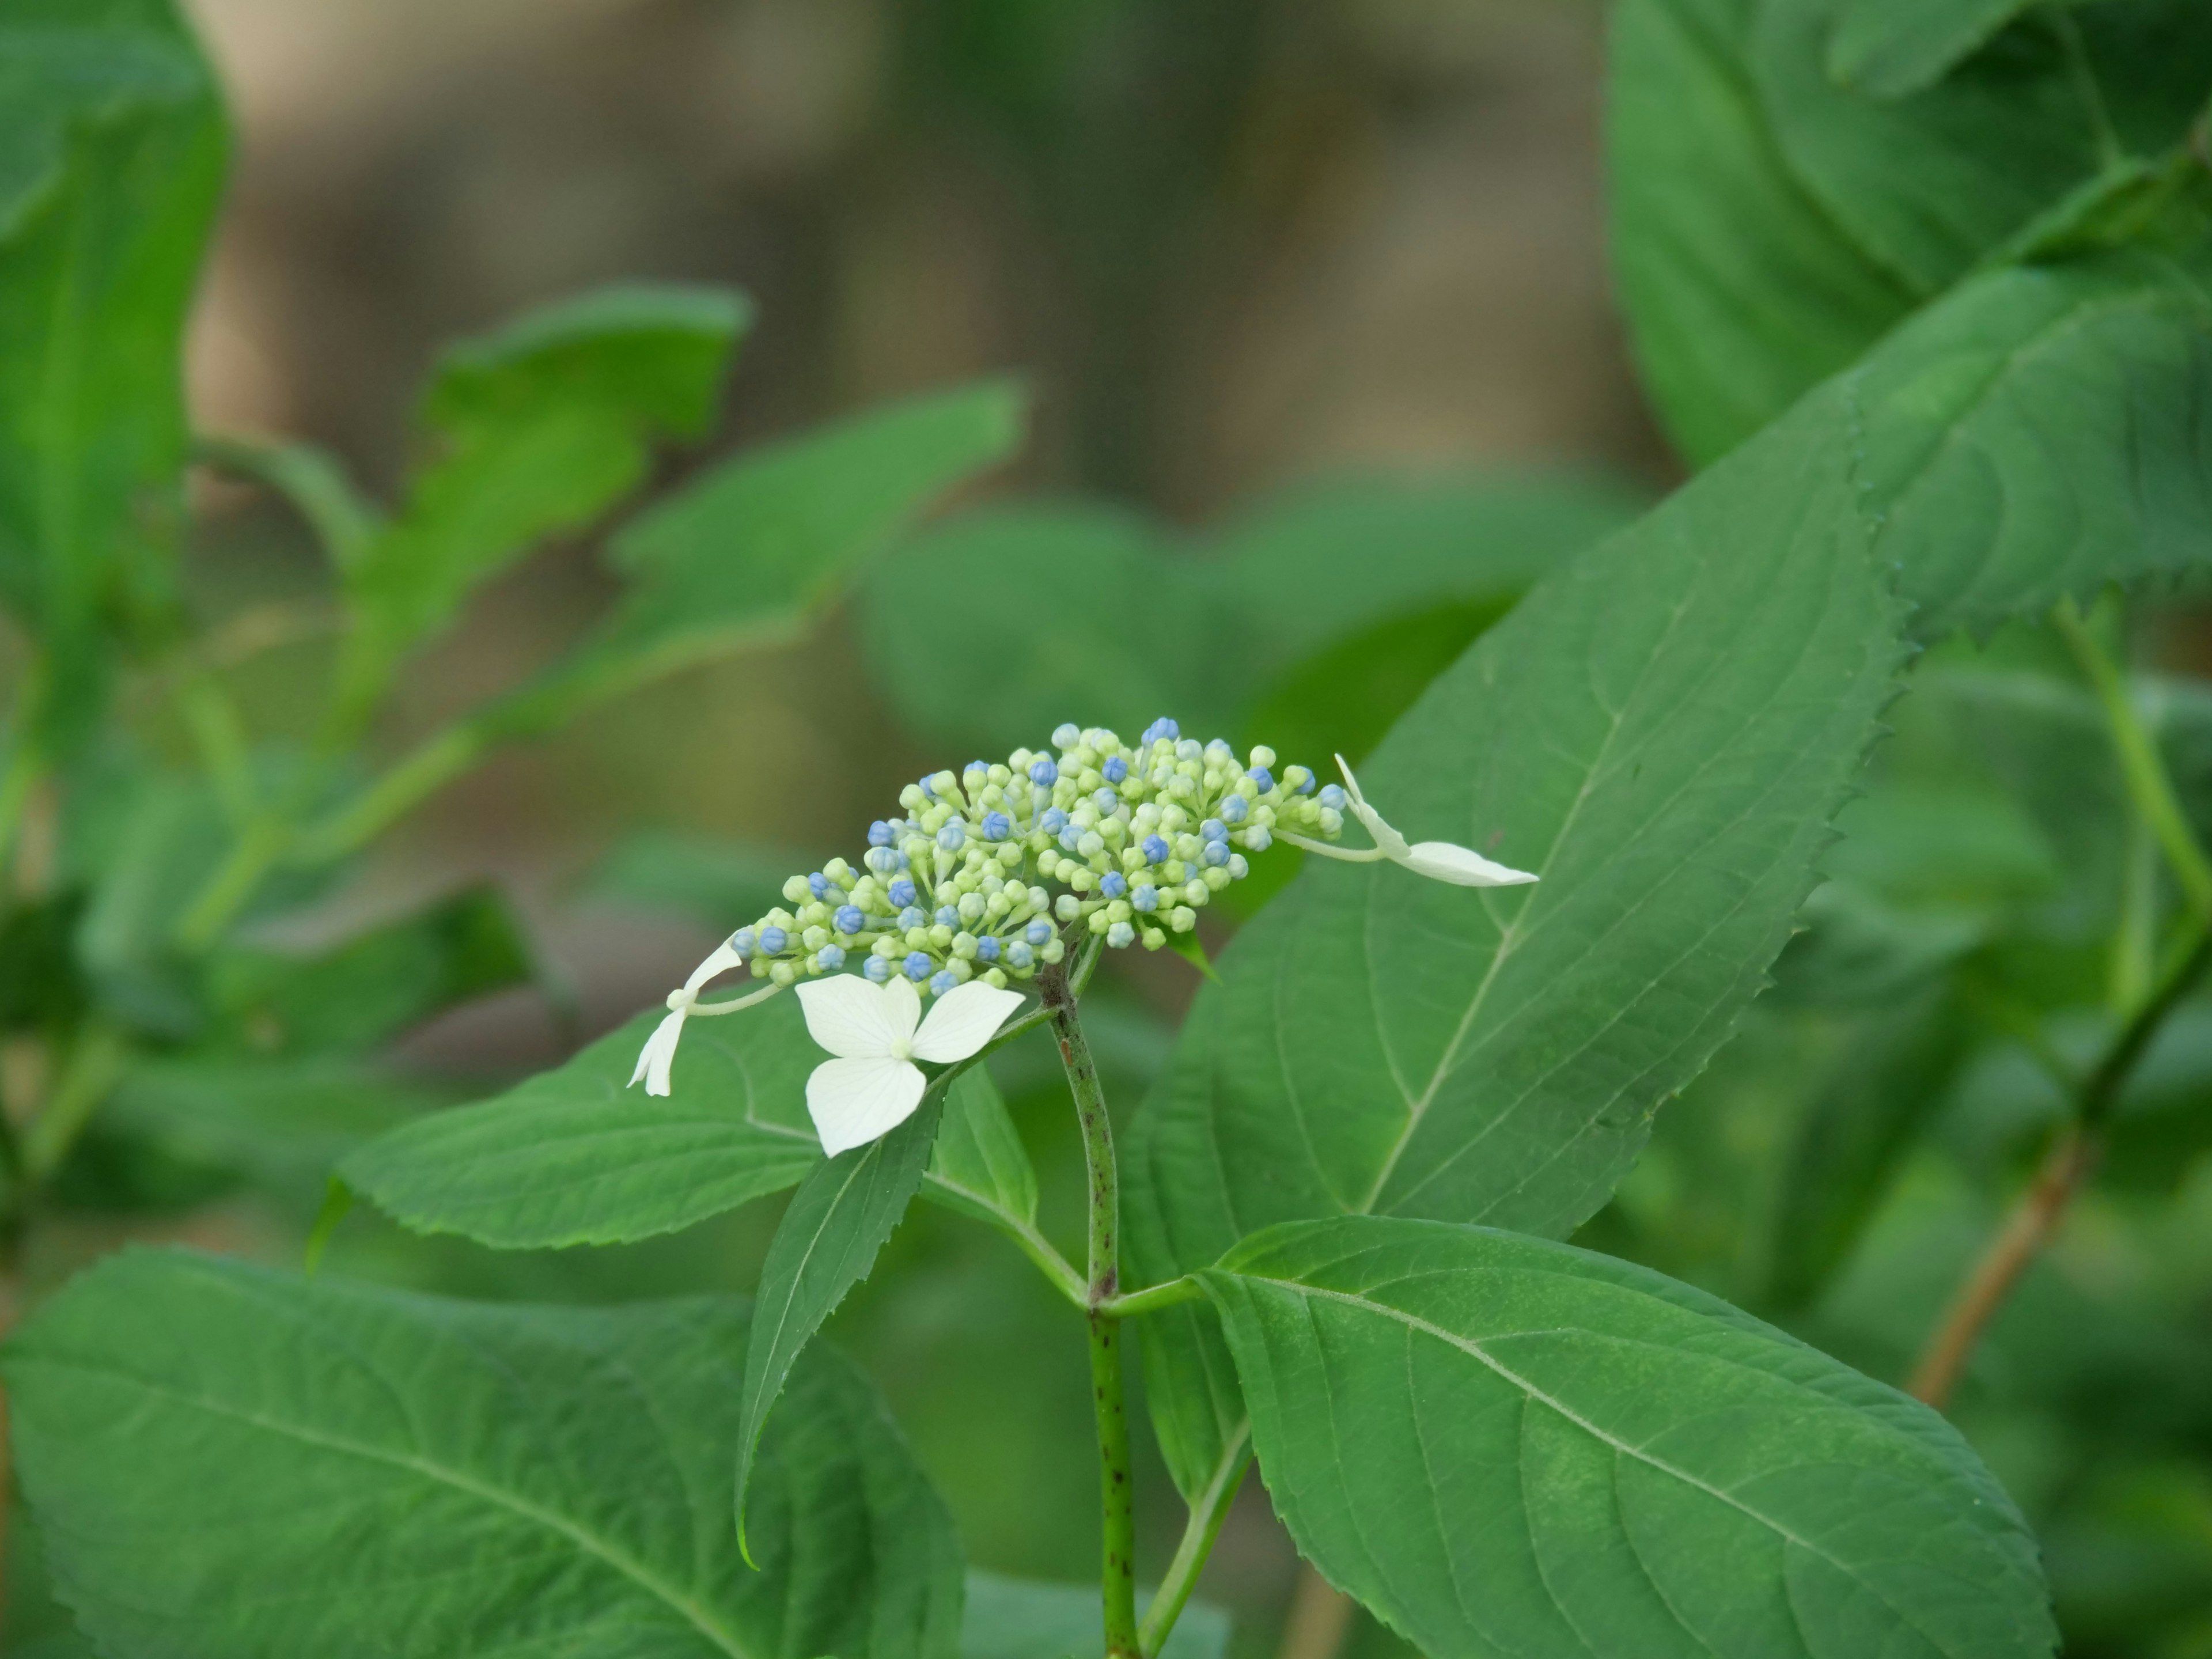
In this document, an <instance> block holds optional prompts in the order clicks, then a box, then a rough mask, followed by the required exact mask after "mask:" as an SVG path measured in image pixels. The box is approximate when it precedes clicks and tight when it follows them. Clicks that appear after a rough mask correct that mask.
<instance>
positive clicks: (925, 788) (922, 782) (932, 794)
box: [915, 772, 937, 800]
mask: <svg viewBox="0 0 2212 1659" xmlns="http://www.w3.org/2000/svg"><path fill="white" fill-rule="evenodd" d="M915 783H916V784H918V785H919V786H920V787H921V793H923V794H925V795H927V796H928V797H929V798H930V799H932V800H935V799H937V791H935V790H934V789H933V788H931V787H929V774H927V772H925V773H923V774H922V775H921V776H920V777H919V778H916V779H915Z"/></svg>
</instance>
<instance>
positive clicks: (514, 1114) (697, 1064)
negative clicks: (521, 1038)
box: [339, 996, 822, 1249]
mask: <svg viewBox="0 0 2212 1659" xmlns="http://www.w3.org/2000/svg"><path fill="white" fill-rule="evenodd" d="M663 1012H664V1011H663V1010H660V1009H653V1010H651V1011H649V1012H646V1013H642V1014H640V1015H639V1016H638V1017H637V1018H635V1019H634V1020H632V1021H630V1023H629V1024H627V1025H624V1026H623V1027H622V1028H621V1029H619V1030H614V1031H611V1032H609V1033H608V1034H607V1035H606V1036H603V1037H601V1038H600V1039H599V1041H598V1042H594V1043H592V1045H591V1046H590V1047H589V1048H586V1049H584V1050H583V1051H582V1052H581V1053H580V1054H577V1055H576V1056H575V1057H574V1059H573V1060H569V1061H568V1064H566V1065H565V1066H559V1067H556V1069H555V1070H553V1071H550V1072H545V1073H540V1074H539V1075H538V1076H537V1077H534V1078H532V1079H530V1080H529V1081H528V1082H526V1083H524V1084H521V1085H518V1086H517V1087H515V1088H513V1089H510V1090H509V1091H507V1092H506V1093H505V1094H503V1095H500V1096H497V1097H495V1098H493V1099H491V1100H488V1101H484V1102H483V1103H479V1104H477V1105H474V1106H463V1107H458V1108H456V1109H453V1110H452V1111H447V1112H439V1113H435V1114H434V1115H431V1116H429V1117H426V1118H422V1119H421V1120H419V1121H416V1122H414V1123H410V1124H408V1125H407V1126H405V1127H403V1128H401V1129H398V1130H397V1131H395V1132H394V1133H391V1134H388V1135H386V1136H385V1137H384V1138H382V1139H380V1140H377V1141H374V1142H372V1143H371V1144H370V1145H368V1146H364V1147H362V1148H361V1149H360V1150H359V1151H357V1152H355V1153H353V1155H352V1156H350V1157H349V1158H347V1159H346V1160H345V1162H344V1163H343V1165H341V1167H340V1170H339V1173H340V1174H341V1175H343V1176H344V1178H345V1180H346V1181H347V1182H348V1183H349V1184H350V1185H351V1186H352V1187H353V1188H355V1189H356V1191H358V1192H359V1193H360V1194H362V1196H363V1197H365V1198H368V1199H370V1200H373V1201H374V1202H375V1203H376V1204H377V1205H378V1206H380V1207H381V1208H382V1209H384V1210H385V1211H386V1212H388V1213H389V1214H391V1215H392V1218H394V1219H396V1220H398V1221H399V1222H400V1223H402V1224H403V1225H406V1226H409V1227H411V1228H413V1229H414V1230H415V1231H417V1232H426V1233H460V1234H462V1235H464V1236H465V1237H469V1238H472V1239H474V1240H476V1241H477V1243H480V1244H489V1245H491V1246H493V1247H495V1249H534V1248H538V1247H541V1246H549V1245H568V1244H613V1243H623V1242H625V1241H628V1240H631V1239H639V1238H648V1237H652V1236H653V1234H655V1233H665V1232H673V1231H676V1230H677V1229H678V1228H679V1227H688V1226H690V1225H691V1224H692V1223H693V1222H696V1221H703V1220H704V1219H706V1218H708V1216H711V1215H719V1214H720V1213H721V1212H723V1211H725V1210H733V1209H735V1208H737V1207H738V1206H739V1205H741V1204H744V1203H748V1202H750V1200H753V1199H756V1198H759V1197H762V1196H763V1195H764V1194H769V1193H774V1192H781V1191H782V1190H783V1189H784V1188H787V1187H793V1186H796V1185H798V1184H799V1182H801V1181H802V1180H804V1179H805V1177H806V1176H807V1174H808V1172H809V1171H811V1170H812V1169H813V1168H814V1166H815V1165H816V1164H818V1163H820V1162H821V1161H822V1151H821V1143H820V1142H819V1141H818V1140H817V1139H816V1138H815V1133H814V1129H813V1126H812V1124H811V1121H809V1120H808V1118H807V1115H806V1074H807V1073H809V1072H811V1070H813V1068H814V1066H815V1065H816V1064H817V1062H818V1061H819V1060H820V1059H821V1057H822V1056H821V1050H820V1049H819V1048H816V1047H815V1046H814V1043H813V1042H812V1041H811V1039H810V1038H809V1037H808V1036H807V1035H806V1026H805V1021H804V1019H803V1018H802V1017H801V1015H800V1012H799V999H798V998H796V997H788V996H786V997H775V998H772V999H770V1000H769V1001H768V1002H766V1003H764V1004H763V1005H762V1006H760V1007H758V1008H750V1009H747V1010H746V1011H745V1012H744V1013H742V1014H734V1015H732V1016H730V1017H729V1018H726V1019H715V1020H695V1021H693V1022H692V1023H691V1025H690V1029H689V1030H686V1031H685V1032H684V1048H683V1051H682V1052H681V1053H680V1054H678V1055H677V1058H676V1071H675V1079H676V1088H675V1091H674V1092H673V1093H671V1094H668V1095H659V1096H656V1095H648V1094H647V1093H646V1092H645V1091H644V1090H643V1089H642V1088H636V1089H632V1088H630V1087H629V1078H630V1073H631V1071H632V1069H633V1068H634V1067H635V1066H636V1064H637V1056H638V1051H639V1049H640V1048H642V1047H643V1046H644V1044H645V1039H646V1036H647V1034H648V1033H649V1032H650V1031H651V1030H653V1026H654V1025H655V1024H658V1023H659V1020H660V1018H662V1015H663Z"/></svg>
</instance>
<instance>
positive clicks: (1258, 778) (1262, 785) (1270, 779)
mask: <svg viewBox="0 0 2212 1659" xmlns="http://www.w3.org/2000/svg"><path fill="white" fill-rule="evenodd" d="M1245 776H1246V777H1248V778H1249V779H1251V780H1252V787H1254V788H1255V789H1257V790H1258V791H1259V792H1260V793H1261V794H1263V795H1264V794H1266V793H1267V792H1268V791H1269V790H1270V789H1273V787H1275V775H1274V774H1273V772H1270V771H1269V770H1268V769H1267V768H1266V767H1264V766H1255V767H1254V768H1253V769H1251V770H1250V771H1249V772H1247V773H1246V774H1245Z"/></svg>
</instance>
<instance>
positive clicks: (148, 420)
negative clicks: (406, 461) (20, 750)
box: [0, 0, 228, 753]
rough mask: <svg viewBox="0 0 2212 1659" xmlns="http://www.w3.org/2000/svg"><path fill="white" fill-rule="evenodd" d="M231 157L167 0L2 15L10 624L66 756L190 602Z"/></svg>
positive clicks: (3, 497) (2, 415)
mask: <svg viewBox="0 0 2212 1659" xmlns="http://www.w3.org/2000/svg"><path fill="white" fill-rule="evenodd" d="M227 151H228V137H227V135H226V133H225V131H224V125H223V118H222V105H221V100H220V97H219V95H218V94H217V92H216V85H215V81H214V77H213V76H211V75H210V72H209V70H208V68H207V65H206V64H205V63H204V61H203V59H202V58H201V57H200V54H199V51H198V48H197V46H196V45H195V43H194V41H193V39H192V35H191V31H190V29H189V28H188V27H186V26H185V23H184V21H182V19H181V18H180V17H179V15H178V14H177V12H176V10H175V9H174V8H173V6H172V5H171V4H169V3H168V0H102V3H98V4H89V3H84V0H5V3H4V4H0V604H5V605H6V606H7V607H8V608H9V610H10V611H13V612H14V614H15V617H16V618H17V619H18V620H19V621H20V622H21V623H22V625H23V627H24V628H25V629H26V630H27V632H29V633H30V634H32V635H33V636H34V637H35V638H36V639H37V640H38V641H39V643H40V646H41V647H42V649H43V652H44V653H45V656H44V663H43V666H42V669H41V673H40V678H37V679H35V680H33V682H32V683H31V684H29V685H27V687H26V688H25V690H26V693H27V703H26V707H25V708H23V709H21V710H19V711H18V719H19V720H21V721H23V722H24V723H26V724H34V725H35V726H36V728H37V730H38V732H39V733H40V743H41V744H42V746H43V747H45V748H46V749H48V750H52V751H55V752H57V753H59V752H63V751H66V750H70V749H71V748H73V747H75V746H76V745H77V744H80V743H81V742H82V740H83V739H84V738H86V737H87V736H88V733H89V732H90V731H91V729H92V726H93V724H94V720H96V717H97V714H98V712H99V709H100V703H101V702H102V699H103V697H104V693H105V685H106V663H107V658H108V655H109V652H110V647H111V644H112V640H113V637H114V635H116V634H117V633H118V632H120V631H123V630H124V629H125V618H126V617H132V616H133V615H134V613H143V612H147V611H151V610H155V609H158V608H160V607H161V605H162V604H163V603H164V601H165V600H166V599H167V597H168V596H169V591H170V576H171V572H170V550H169V546H168V537H169V533H170V532H171V530H172V529H173V525H174V521H175V520H176V517H177V515H178V513H179V507H180V496H179V489H178V483H179V473H180V470H181V467H182V465H183V459H184V448H185V411H184V401H183V388H182V375H181V345H180V342H181V338H182V334H183V331H184V325H185V312H186V309H187V307H188V306H189V304H190V302H191V295H192V288H193V283H194V282H195V280H196V278H197V275H198V271H199V265H200V259H201V256H202V253H203V251H204V247H205V245H206V240H207V235H208V230H209V227H210V223H211V222H212V221H213V217H214V213H215V207H216V197H217V195H218V194H219V192H220V191H221V189H222V174H223V167H224V161H225V158H226V155H227ZM136 620H137V622H139V623H143V621H144V617H143V616H137V617H136Z"/></svg>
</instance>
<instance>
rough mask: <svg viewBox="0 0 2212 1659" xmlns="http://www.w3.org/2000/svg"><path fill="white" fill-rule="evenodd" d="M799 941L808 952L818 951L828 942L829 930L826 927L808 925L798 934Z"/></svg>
mask: <svg viewBox="0 0 2212 1659" xmlns="http://www.w3.org/2000/svg"><path fill="white" fill-rule="evenodd" d="M799 943H800V944H801V945H805V947H806V948H807V950H808V951H810V952H811V951H818V950H820V949H821V948H822V947H823V945H827V944H828V943H829V929H828V928H827V927H810V928H808V929H807V930H806V931H805V933H802V934H800V935H799Z"/></svg>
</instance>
